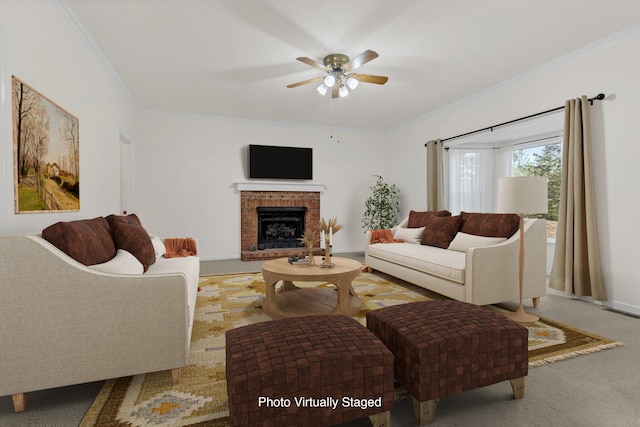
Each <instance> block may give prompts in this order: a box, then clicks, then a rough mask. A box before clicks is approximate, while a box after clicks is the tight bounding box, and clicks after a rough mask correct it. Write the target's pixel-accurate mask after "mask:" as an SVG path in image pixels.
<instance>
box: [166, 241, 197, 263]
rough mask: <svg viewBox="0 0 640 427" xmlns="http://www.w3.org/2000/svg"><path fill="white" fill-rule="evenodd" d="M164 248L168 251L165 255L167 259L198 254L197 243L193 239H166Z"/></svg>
mask: <svg viewBox="0 0 640 427" xmlns="http://www.w3.org/2000/svg"><path fill="white" fill-rule="evenodd" d="M164 247H165V248H166V249H167V253H165V254H164V257H165V258H175V257H183V256H191V255H196V254H197V249H196V241H195V240H193V239H192V238H191V237H187V238H175V239H173V238H170V239H164Z"/></svg>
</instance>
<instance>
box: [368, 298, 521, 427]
mask: <svg viewBox="0 0 640 427" xmlns="http://www.w3.org/2000/svg"><path fill="white" fill-rule="evenodd" d="M367 328H368V329H369V330H371V331H372V332H373V333H374V334H376V335H377V336H378V337H379V338H380V340H381V341H382V342H383V343H385V345H386V346H387V347H389V349H390V350H391V351H392V352H393V354H394V355H395V368H394V369H395V379H396V380H397V381H398V382H399V383H400V384H401V385H403V386H404V387H405V388H406V389H407V391H408V392H409V393H410V394H411V395H412V397H413V406H414V412H415V415H416V418H417V420H418V424H420V425H424V424H428V423H430V422H431V421H432V420H433V416H434V414H435V409H436V403H437V401H438V399H440V398H442V397H445V396H449V395H451V394H455V393H460V392H462V391H466V390H472V389H474V388H478V387H482V386H486V385H490V384H495V383H498V382H502V381H505V380H510V381H511V386H512V387H513V395H514V397H515V398H516V399H519V398H521V397H524V377H525V376H526V375H527V372H528V368H529V363H528V362H529V355H528V335H529V334H528V330H527V328H525V327H524V326H522V325H519V324H518V323H516V322H514V321H512V320H510V319H507V318H506V317H505V316H502V315H500V314H498V313H496V312H494V311H492V310H490V309H488V308H484V307H479V306H476V305H473V304H469V303H464V302H459V301H421V302H415V303H408V304H401V305H396V306H392V307H385V308H382V309H379V310H374V311H370V312H369V313H367Z"/></svg>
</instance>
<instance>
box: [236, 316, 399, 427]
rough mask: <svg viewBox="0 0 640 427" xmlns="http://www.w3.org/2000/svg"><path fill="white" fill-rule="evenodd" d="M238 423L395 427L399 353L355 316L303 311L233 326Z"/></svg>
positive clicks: (279, 426) (241, 424)
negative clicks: (361, 422)
mask: <svg viewBox="0 0 640 427" xmlns="http://www.w3.org/2000/svg"><path fill="white" fill-rule="evenodd" d="M226 347H227V395H228V398H229V418H230V422H231V425H232V426H234V427H237V426H252V427H255V426H265V427H266V426H278V427H281V426H295V427H299V426H312V425H313V426H331V425H334V424H338V423H342V422H346V421H350V420H354V419H357V418H361V417H367V416H368V417H370V418H371V422H372V423H373V425H374V426H387V427H388V426H389V419H390V416H389V411H390V410H391V407H392V406H393V354H392V353H391V352H390V351H389V349H387V348H386V347H385V346H384V344H382V343H381V342H380V340H379V339H378V338H377V337H376V336H375V335H374V334H373V333H371V332H370V331H369V330H368V329H367V328H365V327H364V326H362V325H361V324H360V323H358V322H357V321H356V320H354V319H352V318H350V317H347V316H343V315H339V316H335V315H333V316H329V315H326V316H303V317H292V318H287V319H280V320H272V321H269V322H263V323H256V324H253V325H248V326H243V327H240V328H236V329H232V330H229V331H227V332H226Z"/></svg>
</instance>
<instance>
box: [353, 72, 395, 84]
mask: <svg viewBox="0 0 640 427" xmlns="http://www.w3.org/2000/svg"><path fill="white" fill-rule="evenodd" d="M351 77H353V78H354V79H356V80H358V81H359V82H363V83H375V84H377V85H383V84H385V83H386V82H387V80H389V77H387V76H374V75H372V74H357V73H351Z"/></svg>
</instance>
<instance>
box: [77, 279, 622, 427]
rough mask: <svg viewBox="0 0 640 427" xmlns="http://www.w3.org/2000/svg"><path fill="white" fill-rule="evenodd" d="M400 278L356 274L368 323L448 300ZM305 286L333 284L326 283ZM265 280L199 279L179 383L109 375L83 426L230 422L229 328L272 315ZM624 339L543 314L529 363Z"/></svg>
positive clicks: (158, 376)
mask: <svg viewBox="0 0 640 427" xmlns="http://www.w3.org/2000/svg"><path fill="white" fill-rule="evenodd" d="M395 280H397V279H393V278H390V277H388V276H384V277H381V276H378V275H375V274H372V273H362V274H360V275H359V276H358V277H357V278H356V280H355V281H354V283H353V287H354V289H355V291H356V293H357V294H358V295H359V296H360V298H361V299H362V310H361V311H360V313H358V314H357V316H355V317H356V319H357V320H359V321H360V322H361V323H363V324H364V323H365V315H366V313H367V312H368V311H370V310H375V309H377V308H381V307H386V306H390V305H395V304H402V303H406V302H411V301H422V300H429V299H445V298H444V297H442V296H439V295H437V294H434V293H432V292H429V291H427V290H424V289H422V288H418V287H414V286H411V285H406V284H404V282H402V283H403V285H400V284H399V283H401V282H399V281H397V282H396V281H395ZM298 285H301V284H298ZM302 285H307V286H328V287H332V288H333V286H332V285H328V284H323V283H313V284H302ZM264 286H265V285H264V281H263V280H262V275H261V274H260V273H250V274H246V273H245V274H232V275H217V276H203V277H201V278H200V288H201V290H200V292H199V294H198V299H197V304H196V314H195V321H194V326H193V336H192V340H191V350H190V357H189V365H188V366H186V367H184V368H182V379H181V382H180V384H178V385H175V386H174V385H173V384H172V381H171V373H170V371H164V372H154V373H149V374H142V375H136V376H134V377H127V378H118V379H113V380H109V381H106V383H105V385H104V386H103V388H102V390H101V391H100V393H99V395H98V397H97V398H96V400H95V401H94V403H93V405H92V406H91V408H90V409H89V411H88V412H87V414H86V415H85V417H84V419H83V421H82V423H81V424H80V425H81V426H110V427H111V426H133V427H139V426H140V427H142V426H209V427H218V426H220V427H222V426H225V427H226V426H228V414H229V411H228V407H227V392H226V381H225V343H224V332H225V331H226V330H228V329H231V328H236V327H239V326H244V325H248V324H251V323H256V322H263V321H267V320H269V317H268V316H266V315H265V314H264V313H263V312H262V305H261V304H262V299H263V296H264ZM495 309H496V310H498V311H500V310H505V309H504V308H501V307H495ZM620 345H622V344H621V343H618V342H615V341H612V340H608V339H606V338H602V337H599V336H597V335H593V334H590V333H588V332H585V331H580V330H577V329H574V328H571V327H569V326H566V325H563V324H560V323H557V322H553V321H551V320H548V319H541V320H540V321H539V322H536V323H534V324H532V326H530V327H529V365H530V366H531V367H533V366H539V365H544V364H546V363H551V362H555V361H558V360H563V359H567V358H570V357H576V356H579V355H582V354H588V353H592V352H595V351H601V350H604V349H607V348H613V347H617V346H620Z"/></svg>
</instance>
